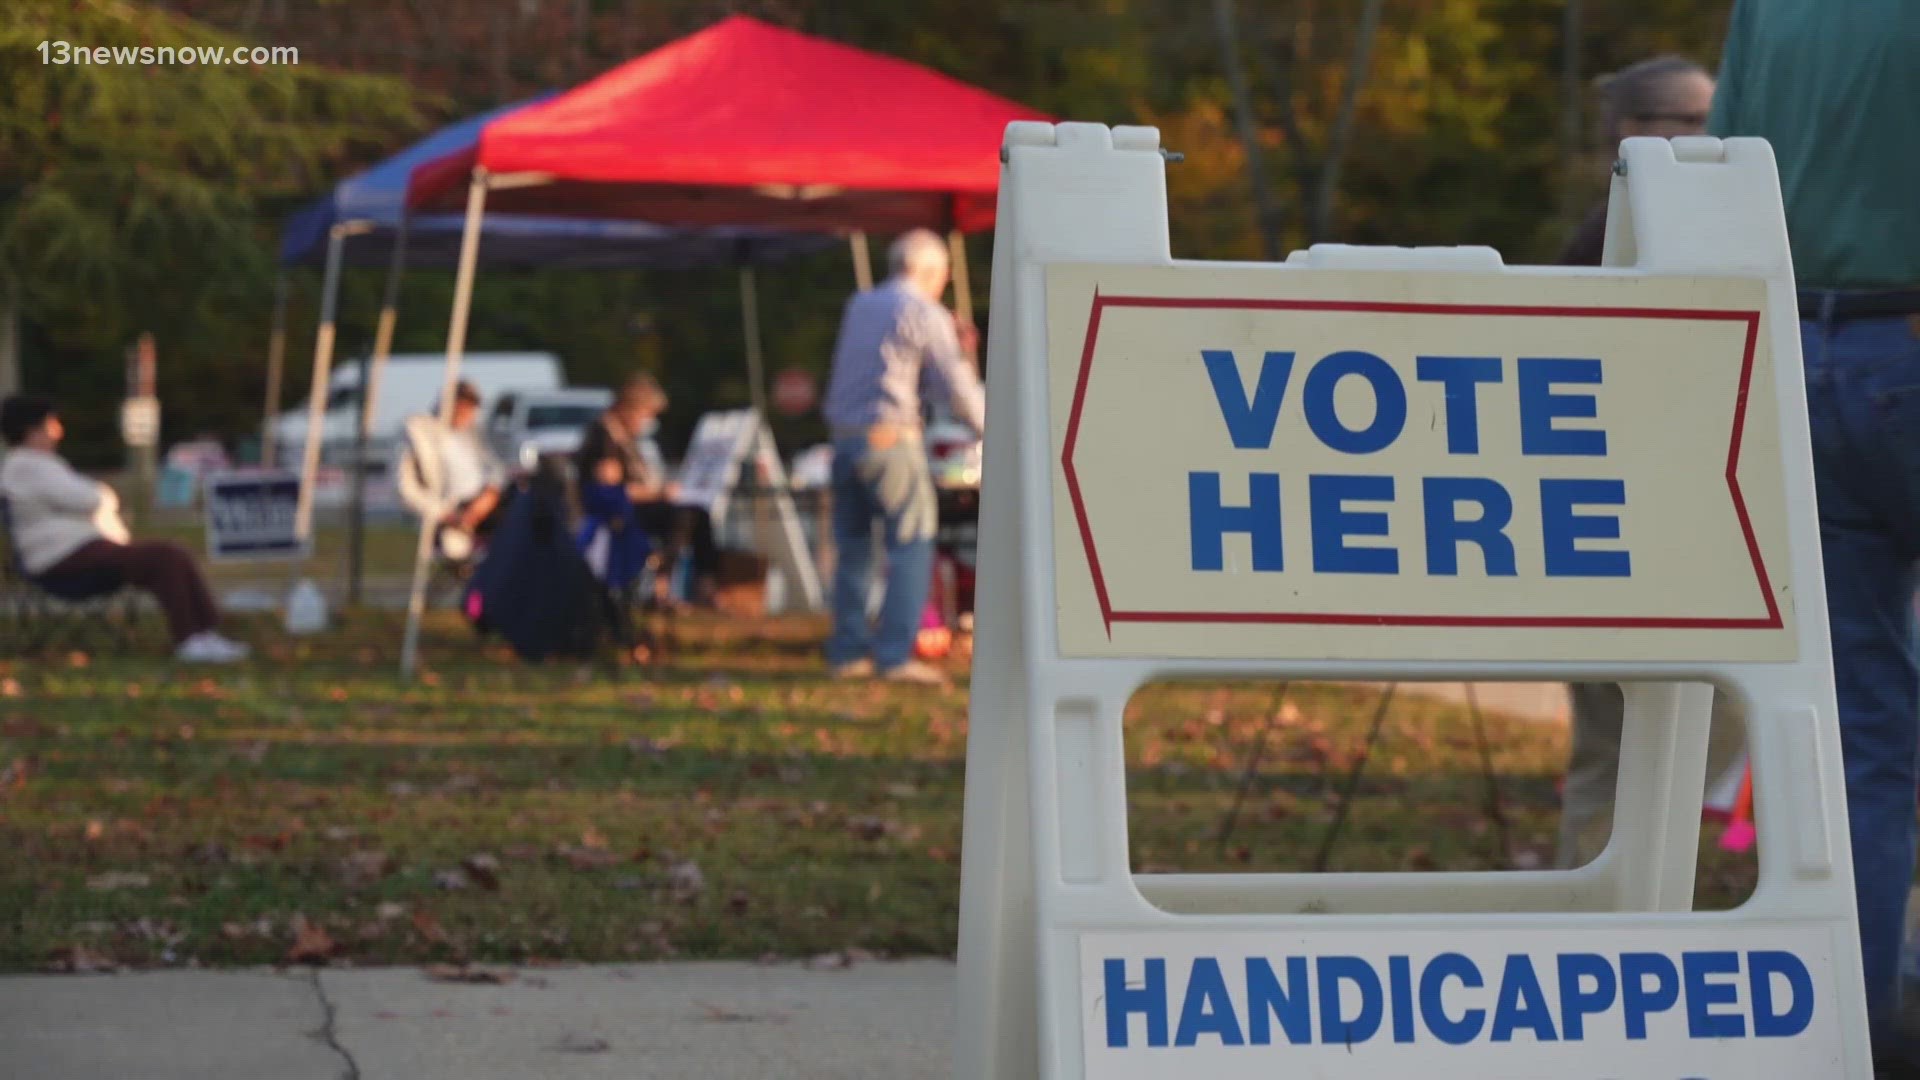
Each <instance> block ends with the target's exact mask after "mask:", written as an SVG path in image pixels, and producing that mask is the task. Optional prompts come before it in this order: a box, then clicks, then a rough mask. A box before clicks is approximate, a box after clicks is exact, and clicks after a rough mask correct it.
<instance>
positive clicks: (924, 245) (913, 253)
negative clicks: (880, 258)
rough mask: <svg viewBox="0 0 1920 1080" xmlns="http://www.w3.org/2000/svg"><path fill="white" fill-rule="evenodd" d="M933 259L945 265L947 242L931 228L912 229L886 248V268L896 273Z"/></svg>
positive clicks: (915, 267)
mask: <svg viewBox="0 0 1920 1080" xmlns="http://www.w3.org/2000/svg"><path fill="white" fill-rule="evenodd" d="M934 260H938V261H939V262H940V265H942V266H945V265H946V263H947V243H946V241H944V240H942V239H940V234H938V233H936V232H934V231H933V230H931V229H914V230H912V231H911V232H908V233H906V234H904V235H902V236H901V237H900V238H899V239H898V240H895V241H894V242H893V246H891V247H889V248H888V249H887V269H888V270H889V271H890V272H891V273H893V274H896V275H897V274H904V273H906V272H908V271H910V270H914V269H917V268H919V267H921V266H925V265H927V264H928V263H929V262H932V261H934Z"/></svg>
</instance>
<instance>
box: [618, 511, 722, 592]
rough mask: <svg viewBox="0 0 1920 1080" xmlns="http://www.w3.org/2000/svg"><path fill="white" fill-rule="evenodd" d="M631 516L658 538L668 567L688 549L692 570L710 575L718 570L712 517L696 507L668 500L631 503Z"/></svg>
mask: <svg viewBox="0 0 1920 1080" xmlns="http://www.w3.org/2000/svg"><path fill="white" fill-rule="evenodd" d="M633 512H634V516H635V517H637V518H639V520H640V527H641V528H642V529H645V530H646V531H647V535H648V536H651V537H653V538H654V539H655V540H657V541H659V547H660V557H661V558H662V559H663V560H665V562H666V565H667V566H668V567H671V566H672V565H673V564H674V563H675V562H678V561H679V559H680V553H681V552H683V551H691V552H692V554H693V572H694V573H696V574H703V575H709V576H710V575H712V574H715V573H718V572H719V570H720V548H719V545H717V544H715V543H714V542H713V518H712V517H711V516H710V515H709V514H708V513H707V512H706V510H705V509H703V508H701V507H698V506H677V505H675V504H673V503H670V502H643V503H634V504H633Z"/></svg>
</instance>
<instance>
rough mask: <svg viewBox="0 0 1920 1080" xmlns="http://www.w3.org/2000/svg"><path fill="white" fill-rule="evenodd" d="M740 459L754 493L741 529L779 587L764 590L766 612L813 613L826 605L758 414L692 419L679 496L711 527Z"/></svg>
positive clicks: (718, 525)
mask: <svg viewBox="0 0 1920 1080" xmlns="http://www.w3.org/2000/svg"><path fill="white" fill-rule="evenodd" d="M748 464H751V465H752V467H753V468H754V470H755V473H756V476H757V479H758V481H759V486H760V488H761V490H760V491H759V492H758V493H756V495H755V497H754V498H753V499H751V500H750V501H751V504H752V518H753V519H752V521H751V522H749V524H748V528H747V530H746V531H747V533H748V535H750V536H751V537H752V538H753V539H752V541H751V542H752V544H753V546H754V548H755V550H757V551H759V552H761V553H762V554H764V555H766V556H767V557H768V558H769V559H771V560H772V566H771V567H770V568H769V577H772V576H773V575H776V574H777V575H778V578H777V580H778V581H779V583H780V586H781V587H780V588H779V589H769V590H768V610H769V611H776V610H797V611H819V610H821V609H822V607H823V606H824V605H825V603H826V597H825V592H824V590H823V589H822V587H821V584H820V572H819V570H818V568H817V567H816V566H815V565H814V560H813V554H812V550H811V548H810V546H809V545H808V543H807V534H806V530H805V529H803V528H801V526H800V515H799V513H798V511H796V510H795V508H794V505H793V495H792V493H791V492H790V491H789V490H788V489H787V478H786V469H785V468H784V467H783V466H782V465H781V463H780V451H779V448H778V446H776V444H775V443H774V441H773V432H772V431H770V430H769V429H768V428H767V425H766V422H765V421H764V420H762V419H761V418H760V416H759V414H757V413H755V412H753V411H752V410H751V409H741V410H738V411H734V412H715V413H707V414H706V415H705V416H702V417H701V418H700V422H699V424H697V425H695V427H694V431H693V438H692V440H691V441H689V442H688V444H687V453H686V456H685V457H684V458H682V459H681V464H680V499H679V501H680V502H682V503H684V504H686V505H689V506H700V507H704V508H705V509H706V511H707V514H708V516H710V517H711V518H712V519H713V527H714V529H715V531H716V532H717V531H719V530H720V529H722V528H724V527H725V526H726V524H727V521H728V516H729V514H730V512H731V511H732V510H733V502H734V499H733V496H734V490H735V487H736V486H737V485H738V483H739V478H740V470H741V468H742V467H743V466H746V465H748Z"/></svg>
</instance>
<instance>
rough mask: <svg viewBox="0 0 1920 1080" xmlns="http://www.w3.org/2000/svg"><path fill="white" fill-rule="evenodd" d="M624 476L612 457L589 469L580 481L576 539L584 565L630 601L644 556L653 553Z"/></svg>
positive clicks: (610, 589)
mask: <svg viewBox="0 0 1920 1080" xmlns="http://www.w3.org/2000/svg"><path fill="white" fill-rule="evenodd" d="M624 477H625V472H624V470H623V468H622V466H621V463H620V460H619V459H618V458H615V457H606V458H602V459H601V460H600V463H599V464H598V465H596V466H594V467H593V468H592V469H591V471H590V477H589V482H587V483H584V484H581V485H580V512H581V517H582V519H583V522H582V524H581V527H580V534H579V537H578V543H579V546H580V550H581V553H582V554H584V555H585V556H586V558H587V565H588V566H591V567H593V571H594V574H595V575H596V576H598V577H599V578H600V581H601V582H602V583H603V584H604V585H606V587H607V591H608V592H610V593H612V594H613V595H614V596H616V597H619V598H621V599H622V600H625V601H631V600H632V599H633V591H634V588H635V587H636V586H637V585H638V584H639V582H640V576H641V575H642V574H643V573H645V572H646V569H647V559H648V557H649V556H651V555H652V554H653V541H652V540H651V539H650V538H649V537H648V536H647V531H646V530H645V529H644V528H642V527H641V525H640V515H639V513H638V512H636V511H635V510H634V508H633V501H632V500H631V499H629V498H628V496H627V489H626V483H625V480H624Z"/></svg>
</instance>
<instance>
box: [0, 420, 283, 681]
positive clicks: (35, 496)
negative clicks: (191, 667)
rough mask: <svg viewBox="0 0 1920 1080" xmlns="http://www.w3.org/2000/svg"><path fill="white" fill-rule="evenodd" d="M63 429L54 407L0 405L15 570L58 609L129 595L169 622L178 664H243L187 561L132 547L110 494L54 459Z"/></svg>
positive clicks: (0, 478)
mask: <svg viewBox="0 0 1920 1080" xmlns="http://www.w3.org/2000/svg"><path fill="white" fill-rule="evenodd" d="M65 436H66V428H65V427H64V426H63V425H62V424H61V423H60V415H59V413H58V411H57V410H56V409H55V407H54V404H53V402H52V401H51V400H49V399H47V398H43V397H39V396H37V395H18V396H15V397H10V398H8V399H7V400H6V402H5V403H4V404H0V437H3V438H4V439H5V440H6V444H7V447H8V450H7V457H6V460H5V461H4V462H0V495H4V496H5V497H6V500H7V507H8V517H9V525H10V527H11V529H12V531H13V536H12V540H13V544H14V548H15V550H16V552H17V553H18V555H19V559H20V564H21V567H22V568H23V569H24V570H25V571H26V573H27V575H28V576H29V577H30V578H31V579H32V581H33V582H34V584H36V585H37V586H39V587H40V588H41V589H42V590H43V591H45V592H46V593H48V594H49V595H51V596H55V597H58V598H60V599H62V600H69V601H82V600H88V599H92V598H94V597H97V596H102V595H106V594H110V593H113V592H115V591H117V590H119V589H120V588H122V587H123V586H129V585H130V586H132V587H134V588H136V589H139V590H141V591H142V592H145V593H149V594H151V595H152V596H153V598H154V600H155V601H157V602H158V603H159V605H160V610H161V611H162V612H164V613H165V614H166V618H167V629H168V631H169V632H170V633H171V634H172V637H173V643H174V655H175V656H176V657H178V658H179V659H181V660H185V661H189V662H194V663H232V662H234V661H238V660H243V659H245V658H246V655H247V647H246V646H245V645H243V644H241V643H239V642H237V641H233V640H230V639H228V638H226V637H224V636H222V635H221V634H220V632H219V630H218V629H217V627H218V626H219V623H220V611H219V609H218V607H216V606H215V604H214V602H213V594H212V593H211V592H210V591H208V589H207V581H206V578H205V577H203V576H202V575H201V573H200V567H199V566H198V565H197V564H196V563H195V562H194V561H193V556H192V555H189V554H188V553H187V552H186V550H185V549H184V548H182V547H180V546H179V545H178V544H170V543H166V542H163V541H154V540H147V541H136V540H134V539H133V537H132V535H131V534H130V533H128V531H127V526H126V523H125V522H123V521H122V520H121V519H120V500H119V497H118V496H116V495H115V494H114V493H113V489H112V488H110V487H108V486H107V485H105V484H102V483H100V482H99V481H97V480H90V479H88V478H87V477H85V476H82V475H80V474H79V473H78V472H75V471H74V469H73V466H71V465H69V464H67V462H66V460H65V459H64V458H62V457H61V456H60V455H59V453H58V452H57V448H58V447H59V445H60V440H61V439H62V438H64V437H65Z"/></svg>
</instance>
